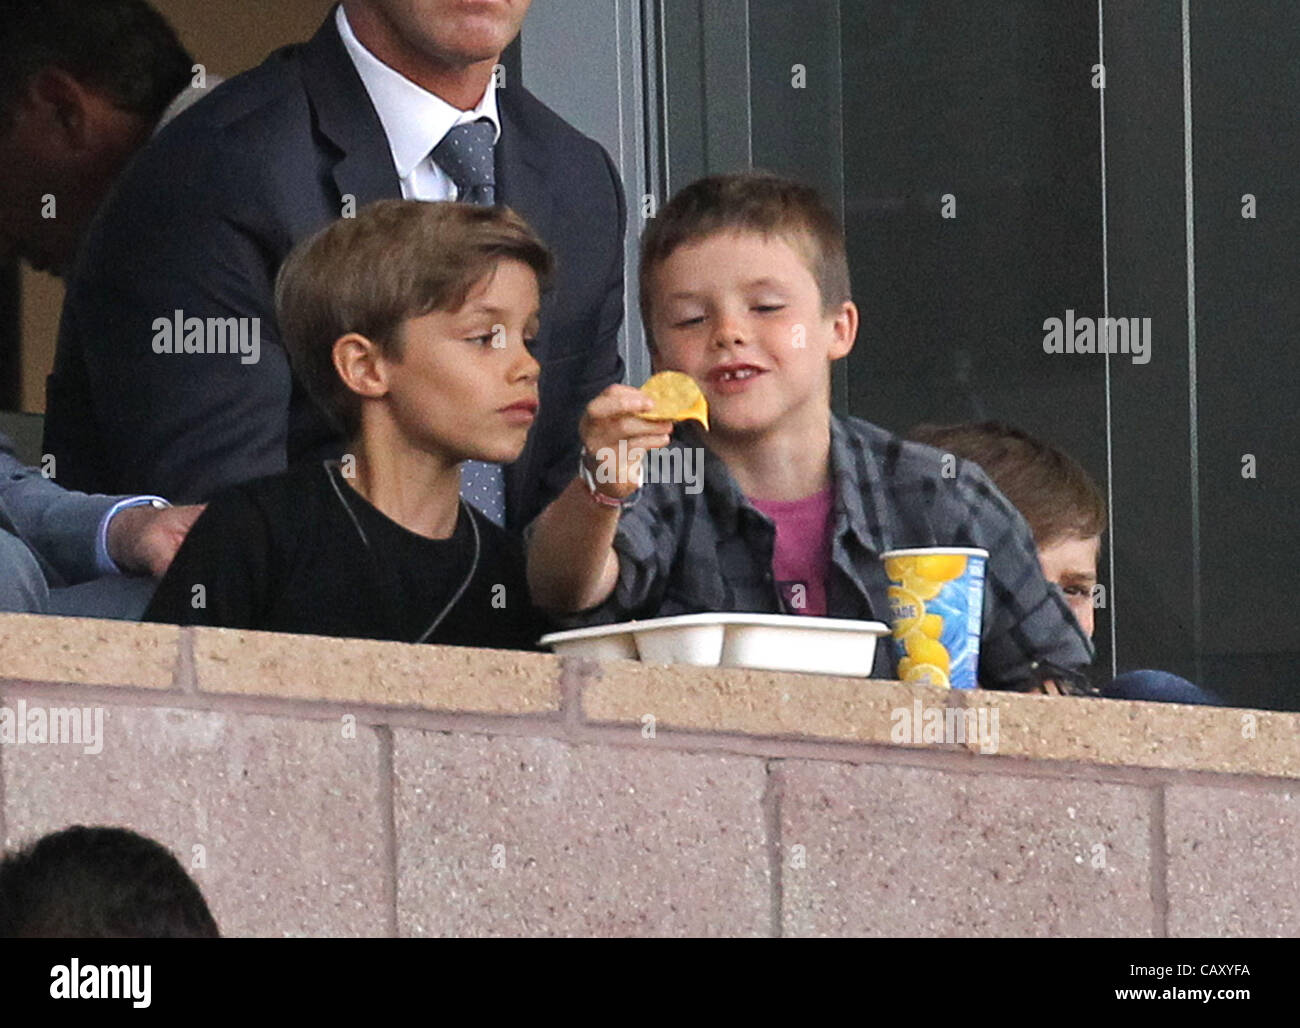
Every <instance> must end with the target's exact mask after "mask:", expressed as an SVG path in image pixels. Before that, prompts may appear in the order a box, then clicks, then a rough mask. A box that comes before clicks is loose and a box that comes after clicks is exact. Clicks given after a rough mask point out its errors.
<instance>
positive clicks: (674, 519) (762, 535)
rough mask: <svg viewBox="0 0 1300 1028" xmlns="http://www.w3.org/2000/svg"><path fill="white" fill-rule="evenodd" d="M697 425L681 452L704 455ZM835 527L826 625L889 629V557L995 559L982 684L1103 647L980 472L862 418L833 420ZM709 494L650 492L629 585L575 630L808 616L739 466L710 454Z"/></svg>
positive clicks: (890, 655)
mask: <svg viewBox="0 0 1300 1028" xmlns="http://www.w3.org/2000/svg"><path fill="white" fill-rule="evenodd" d="M703 438H704V436H703V434H702V433H701V432H700V431H699V430H698V429H697V428H696V427H695V426H694V425H690V424H682V425H679V426H678V428H677V432H676V434H675V438H674V440H673V442H672V444H671V446H673V447H677V448H682V447H698V446H702V443H703ZM830 457H831V474H832V478H833V481H834V489H835V502H834V513H833V517H834V527H833V529H832V538H831V564H830V568H829V572H828V581H827V582H826V600H827V611H826V613H827V616H828V617H838V618H857V619H861V620H870V621H883V622H885V623H886V624H888V622H889V601H888V589H889V579H888V578H887V577H886V576H885V568H884V562H883V561H882V560H881V557H880V555H881V554H882V553H884V552H886V551H888V550H894V549H903V548H906V547H917V546H979V547H983V548H984V549H986V550H988V551H989V562H988V568H987V572H986V578H985V590H984V626H983V639H982V643H981V646H980V668H979V680H980V682H981V684H982V685H984V686H985V687H987V688H1003V689H1006V688H1015V687H1016V686H1017V685H1018V684H1022V683H1024V682H1025V681H1026V680H1028V679H1030V678H1031V677H1032V676H1031V672H1030V664H1031V663H1032V662H1034V661H1050V662H1051V663H1053V664H1057V665H1059V666H1061V667H1063V668H1068V669H1070V670H1076V669H1078V668H1080V667H1082V666H1083V665H1085V664H1088V663H1090V662H1091V661H1092V658H1093V649H1092V643H1091V641H1090V640H1089V639H1088V637H1087V636H1085V635H1084V633H1083V631H1082V630H1081V629H1080V628H1079V625H1078V622H1077V621H1075V619H1074V616H1073V615H1072V614H1071V613H1070V608H1069V606H1068V605H1067V604H1066V602H1065V598H1064V597H1063V596H1062V595H1061V592H1060V590H1059V589H1057V588H1055V587H1053V586H1050V585H1049V584H1048V583H1047V581H1046V580H1045V579H1044V578H1043V573H1042V570H1041V568H1040V567H1039V563H1038V556H1037V551H1036V550H1035V548H1034V541H1033V538H1032V536H1031V535H1030V532H1029V527H1028V526H1027V525H1026V524H1025V521H1024V518H1022V517H1021V516H1020V513H1019V512H1018V511H1017V510H1016V509H1015V508H1014V507H1012V505H1011V503H1010V502H1009V501H1008V500H1007V499H1006V497H1004V496H1003V495H1002V494H1001V493H1000V492H998V490H997V489H996V488H995V487H994V485H993V483H992V482H990V481H989V479H988V476H987V475H985V474H984V472H983V470H982V469H981V468H979V467H978V466H977V465H975V464H973V463H971V462H969V461H962V460H958V461H956V467H955V470H954V472H953V475H952V477H944V475H943V473H942V472H943V455H942V454H941V453H940V452H939V451H938V450H935V449H933V448H931V447H929V446H923V445H921V444H919V443H912V442H906V441H904V440H902V439H899V438H898V437H897V436H895V435H893V434H892V433H890V432H887V431H885V430H884V429H882V428H878V427H877V426H875V425H872V424H869V423H868V422H865V421H861V420H859V419H857V418H842V417H839V416H837V415H832V416H831V452H830ZM703 478H704V488H703V490H702V491H700V492H698V493H696V494H694V495H692V494H689V493H687V492H686V490H685V488H684V487H683V486H682V485H681V484H653V483H651V484H647V485H646V486H645V487H644V488H643V490H642V496H641V499H640V501H639V502H638V503H637V504H636V505H635V506H633V507H630V508H628V509H627V510H625V511H624V512H623V514H622V516H621V518H620V520H619V526H618V534H617V536H616V538H615V541H614V548H615V549H616V550H617V552H618V556H619V579H618V585H617V586H616V587H615V589H614V592H613V593H611V594H610V596H609V598H608V599H607V600H606V601H605V602H604V603H603V604H601V605H600V606H599V607H596V608H593V609H592V610H589V611H585V612H583V613H581V614H577V615H573V616H571V617H569V618H567V619H565V620H566V622H567V623H569V624H571V625H594V624H610V623H613V622H617V621H629V620H632V619H634V618H649V617H667V616H668V615H672V614H694V613H700V612H705V611H728V612H746V613H769V614H778V613H797V611H791V610H788V609H787V604H786V602H785V600H784V599H783V592H782V589H781V588H780V586H779V585H778V583H777V582H775V581H774V580H773V574H772V551H773V546H774V544H775V540H776V529H775V528H774V526H773V524H772V522H771V521H770V520H769V519H768V518H767V517H765V516H764V515H763V514H761V513H759V511H758V510H756V509H755V508H754V507H753V506H752V505H751V504H750V503H749V502H748V501H747V500H746V499H745V497H744V495H743V494H742V493H741V491H740V488H739V486H737V485H736V482H735V480H734V479H733V478H732V477H731V475H730V474H729V473H728V471H727V468H726V465H725V464H724V463H723V462H722V461H721V460H720V459H719V458H717V457H714V456H713V455H712V454H711V453H709V452H708V451H707V450H706V451H704V476H703ZM893 649H894V648H893V646H892V645H882V646H878V647H876V663H875V667H874V668H873V669H872V675H873V677H876V678H895V677H897V660H896V658H895V656H894V652H893Z"/></svg>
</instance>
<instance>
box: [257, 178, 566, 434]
mask: <svg viewBox="0 0 1300 1028" xmlns="http://www.w3.org/2000/svg"><path fill="white" fill-rule="evenodd" d="M507 259H508V260H516V261H519V262H521V263H523V264H525V265H527V266H528V267H529V268H531V269H532V270H533V273H534V274H536V276H537V279H538V286H539V288H540V289H542V290H545V289H546V287H547V285H548V283H549V281H550V276H551V270H552V258H551V254H550V251H549V250H548V249H547V248H546V244H545V243H543V242H542V241H541V239H539V238H538V237H537V235H536V234H535V233H534V232H533V230H532V229H531V228H529V226H528V223H527V222H525V221H524V220H523V218H521V217H519V215H517V214H515V213H514V212H513V211H511V210H509V209H508V208H505V207H483V206H478V205H474V204H465V203H425V202H422V201H419V200H379V201H377V202H375V203H372V204H370V205H369V206H367V207H364V208H362V209H361V210H360V211H358V212H357V216H356V217H355V218H342V219H340V220H338V221H336V222H334V223H333V224H331V225H329V226H328V227H327V228H324V229H322V230H321V231H320V232H318V233H317V234H316V235H314V236H312V237H311V238H310V239H307V240H305V241H304V242H302V243H300V244H299V245H298V246H297V247H295V248H294V250H293V252H292V253H291V254H290V255H289V256H288V258H287V259H286V260H285V262H284V264H283V266H282V267H281V268H280V274H279V277H278V278H277V280H276V286H275V311H276V319H277V321H278V323H279V327H280V337H281V339H282V340H283V342H284V346H285V349H286V350H287V351H288V354H289V360H290V362H291V364H292V366H293V369H294V371H295V373H296V374H297V375H298V378H299V380H300V381H301V382H302V384H303V386H304V387H305V388H306V390H307V392H308V394H309V395H310V396H311V398H312V399H313V400H315V402H316V403H317V404H318V405H319V406H320V408H321V410H322V411H324V412H325V414H327V415H328V416H329V417H330V418H331V419H332V420H333V421H334V422H335V424H336V425H337V426H338V427H339V428H340V429H342V431H343V432H344V434H345V435H346V436H347V438H348V439H349V440H350V439H353V438H355V436H356V434H357V432H359V431H360V428H361V400H360V397H358V396H357V394H356V393H354V392H352V391H351V390H350V389H349V388H348V387H347V386H346V385H344V383H343V380H342V379H341V378H339V376H338V373H337V371H336V370H335V368H334V359H333V351H334V344H335V342H337V341H338V340H339V339H340V338H342V337H343V336H345V335H347V334H348V333H350V332H355V333H357V334H358V335H362V336H365V337H366V338H367V339H369V340H370V341H371V342H373V343H374V344H375V345H376V346H378V347H379V349H380V352H381V353H383V354H384V355H385V356H387V357H389V358H390V359H392V360H401V357H402V332H401V328H402V325H403V323H404V322H406V321H408V320H409V319H411V318H418V317H423V316H424V315H426V314H430V313H432V312H433V311H456V310H459V309H460V308H461V307H462V306H463V305H464V303H465V300H466V298H467V297H468V296H469V294H470V292H471V291H472V290H473V288H474V286H475V285H476V284H477V283H478V282H479V281H480V280H482V279H483V277H484V276H485V275H488V274H489V273H490V272H492V270H493V269H494V268H496V266H497V264H498V263H499V262H500V261H502V260H507Z"/></svg>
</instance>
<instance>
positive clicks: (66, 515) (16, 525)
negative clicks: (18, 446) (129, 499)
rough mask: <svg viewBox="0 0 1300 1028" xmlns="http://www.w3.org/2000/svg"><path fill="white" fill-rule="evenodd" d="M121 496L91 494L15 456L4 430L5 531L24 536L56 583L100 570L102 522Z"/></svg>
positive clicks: (0, 442)
mask: <svg viewBox="0 0 1300 1028" xmlns="http://www.w3.org/2000/svg"><path fill="white" fill-rule="evenodd" d="M120 499H123V497H121V496H87V495H86V494H85V493H77V492H71V491H69V490H67V489H64V488H63V487H62V486H61V485H57V484H56V483H55V482H54V481H53V480H51V479H48V478H46V477H45V476H44V475H42V474H41V473H40V471H38V470H37V469H36V468H30V467H27V466H26V465H24V464H23V462H22V461H21V460H19V459H18V458H17V457H16V456H15V455H14V444H13V440H11V439H10V438H9V437H8V436H6V435H3V434H0V532H9V533H11V534H13V535H16V536H18V538H19V539H21V540H22V541H23V542H24V543H26V544H27V548H28V549H29V550H31V551H32V553H33V554H35V556H36V559H37V561H38V562H39V563H40V565H41V570H42V571H44V572H45V577H46V579H47V580H48V581H49V583H50V584H51V585H52V586H59V585H76V584H77V583H78V582H85V581H89V580H90V579H92V578H97V577H98V576H99V575H100V570H99V565H98V562H97V560H96V555H95V544H96V541H97V539H98V536H99V523H100V522H101V521H103V520H104V515H105V514H107V513H108V511H109V509H110V508H111V507H112V506H113V504H115V503H116V502H117V501H118V500H120Z"/></svg>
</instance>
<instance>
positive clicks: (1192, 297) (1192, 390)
mask: <svg viewBox="0 0 1300 1028" xmlns="http://www.w3.org/2000/svg"><path fill="white" fill-rule="evenodd" d="M1183 190H1184V195H1185V204H1184V209H1185V214H1184V235H1185V237H1186V241H1187V416H1188V428H1189V451H1190V458H1191V486H1192V496H1191V499H1192V640H1193V645H1194V647H1195V648H1196V680H1197V682H1198V683H1199V682H1200V681H1201V679H1202V674H1201V641H1202V640H1201V620H1202V619H1201V615H1202V608H1201V479H1200V473H1201V447H1200V425H1199V412H1198V409H1197V395H1196V394H1197V381H1196V206H1195V190H1194V188H1193V183H1192V30H1191V11H1190V0H1183Z"/></svg>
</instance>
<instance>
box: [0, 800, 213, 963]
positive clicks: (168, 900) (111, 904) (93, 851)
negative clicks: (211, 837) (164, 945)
mask: <svg viewBox="0 0 1300 1028" xmlns="http://www.w3.org/2000/svg"><path fill="white" fill-rule="evenodd" d="M219 936H220V933H219V932H218V931H217V924H216V922H215V921H214V920H213V919H212V914H211V913H210V912H209V910H208V905H207V903H206V902H204V899H203V894H202V893H201V892H200V891H199V887H198V886H197V885H195V884H194V881H193V880H192V879H191V878H190V877H189V875H187V874H186V873H185V869H184V868H182V867H181V865H180V863H179V862H178V861H177V860H176V858H175V857H174V856H172V855H171V853H169V852H168V851H167V850H166V849H165V848H164V847H162V846H160V845H159V844H158V843H156V842H154V841H153V840H152V839H147V838H145V837H144V836H142V835H137V834H136V833H135V832H132V831H129V830H127V829H125V828H87V827H84V826H82V825H76V826H74V827H71V828H65V829H63V830H62V831H59V832H54V833H52V834H50V835H46V836H44V837H43V838H41V839H38V840H37V841H36V842H33V843H31V844H30V845H28V846H26V847H24V848H22V849H20V850H17V851H16V852H13V853H11V854H9V855H8V856H6V857H5V858H4V860H3V861H0V938H6V939H215V938H218V937H219Z"/></svg>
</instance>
